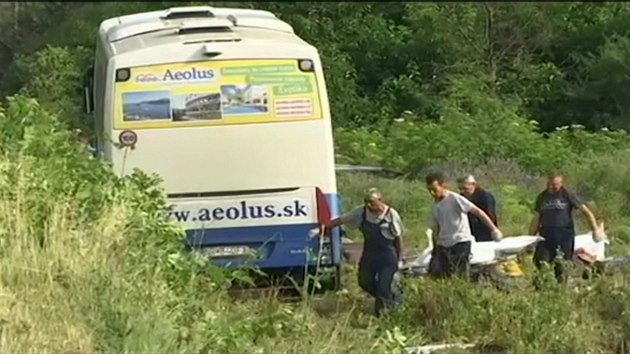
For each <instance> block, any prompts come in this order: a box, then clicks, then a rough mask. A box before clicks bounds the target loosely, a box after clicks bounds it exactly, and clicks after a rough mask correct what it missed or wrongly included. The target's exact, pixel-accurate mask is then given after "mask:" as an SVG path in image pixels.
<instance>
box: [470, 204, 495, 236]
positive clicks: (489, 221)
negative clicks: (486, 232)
mask: <svg viewBox="0 0 630 354" xmlns="http://www.w3.org/2000/svg"><path fill="white" fill-rule="evenodd" d="M469 213H471V214H473V215H475V216H476V217H478V218H479V220H481V222H483V223H484V225H486V226H487V227H488V228H489V229H490V230H492V232H496V231H498V230H499V229H498V228H497V226H496V225H495V224H494V222H492V219H490V217H489V216H488V214H486V212H485V211H483V210H481V209H479V208H478V207H476V206H474V205H473V207H472V208H471V209H470V212H469Z"/></svg>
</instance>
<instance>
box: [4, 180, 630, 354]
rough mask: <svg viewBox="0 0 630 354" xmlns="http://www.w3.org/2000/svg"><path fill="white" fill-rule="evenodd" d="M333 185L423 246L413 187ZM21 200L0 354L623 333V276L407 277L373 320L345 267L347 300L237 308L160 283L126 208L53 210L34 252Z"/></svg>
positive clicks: (521, 346)
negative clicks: (378, 200) (503, 283)
mask: <svg viewBox="0 0 630 354" xmlns="http://www.w3.org/2000/svg"><path fill="white" fill-rule="evenodd" d="M339 185H340V189H341V191H342V193H343V195H344V196H345V199H344V201H343V204H344V208H345V209H347V208H349V207H350V206H352V205H355V204H356V203H358V202H359V201H360V198H361V192H363V191H364V190H365V189H366V188H367V187H369V186H379V187H380V188H381V189H382V190H383V191H384V193H386V195H387V197H388V199H389V200H390V203H391V204H392V205H393V206H395V207H396V208H398V209H399V210H400V212H401V214H402V215H403V217H404V218H405V222H406V224H407V227H408V229H409V232H408V240H407V245H409V246H410V247H422V246H424V228H425V225H426V223H425V222H424V220H425V215H426V212H427V210H428V209H427V208H428V207H429V205H430V203H429V200H428V196H427V193H426V191H425V190H424V188H423V185H422V184H421V183H416V182H405V181H397V180H382V179H379V178H375V177H371V176H367V175H345V176H340V179H339ZM491 187H493V189H495V190H497V191H498V192H497V194H498V198H499V199H500V200H505V202H504V203H502V205H503V207H504V209H502V211H503V212H502V215H504V214H507V213H508V212H510V211H512V210H520V209H519V208H520V207H519V203H518V202H516V201H515V200H516V199H518V195H519V193H521V192H522V191H521V190H516V191H514V190H512V189H511V188H510V187H509V186H507V185H504V184H502V185H496V186H492V185H491ZM523 193H524V192H523ZM525 194H527V193H525ZM19 200H20V199H19V198H17V199H9V200H7V199H5V200H0V220H1V221H0V230H1V232H2V235H3V236H9V235H11V237H2V242H3V244H2V250H3V254H2V257H1V258H0V308H1V309H2V312H0V316H1V317H0V328H1V330H2V332H1V334H2V335H1V337H0V338H1V340H0V352H23V353H29V352H38V353H46V352H58V353H68V352H125V353H126V352H185V353H193V352H194V353H200V352H235V353H236V352H252V353H268V352H274V353H294V352H313V353H332V352H401V351H402V349H403V348H404V347H405V346H411V345H421V344H428V343H435V342H443V341H463V342H475V343H481V344H484V345H487V347H486V349H487V350H488V348H490V347H491V346H492V347H493V348H495V349H496V348H502V351H503V352H512V353H517V352H518V353H534V352H538V353H539V352H545V353H552V352H558V353H559V352H562V353H570V352H591V353H605V352H611V351H615V350H617V349H618V348H620V347H621V343H623V342H624V340H625V338H626V334H627V333H628V330H630V315H628V313H627V310H626V309H628V308H630V295H628V293H627V291H625V286H626V284H625V281H626V278H625V277H624V276H623V275H617V276H613V277H609V278H605V279H601V280H595V281H593V282H592V283H591V284H590V285H591V286H592V289H590V290H588V289H587V288H586V287H585V285H580V286H579V287H578V290H577V292H576V290H574V289H565V288H561V287H558V286H555V285H554V284H553V282H550V283H549V284H548V285H547V287H546V288H545V289H544V290H543V291H541V292H534V291H533V290H532V289H531V287H530V286H529V285H528V283H527V279H523V280H522V282H521V284H520V285H519V286H520V289H518V287H517V290H515V291H514V292H512V293H504V292H501V291H499V290H496V289H494V288H493V287H491V286H487V285H475V284H469V283H464V282H459V281H451V282H436V281H429V280H426V279H412V280H407V281H405V284H404V286H405V296H406V303H405V305H404V307H403V308H402V309H400V311H398V312H397V313H395V314H393V316H392V318H389V319H386V320H382V321H377V320H375V319H374V318H373V317H371V316H370V315H369V311H370V309H371V303H370V301H369V300H368V299H366V298H365V297H364V296H363V294H362V293H361V292H360V291H359V290H358V287H357V285H356V281H355V269H354V267H353V266H351V265H347V266H346V269H345V271H346V286H347V288H348V292H347V293H343V294H328V295H326V296H325V297H324V298H322V299H311V300H309V301H307V302H303V303H299V304H282V303H279V302H278V301H276V300H275V299H273V298H271V297H269V298H264V299H256V300H247V301H234V300H232V299H230V298H228V297H227V296H226V293H225V292H224V291H223V290H221V284H217V282H218V283H220V282H221V281H220V280H219V279H221V278H220V276H217V277H208V276H207V275H198V274H189V275H182V274H181V273H178V278H177V279H175V280H172V279H171V280H169V276H167V274H165V273H167V272H171V271H172V270H169V269H170V268H168V267H163V266H161V265H160V264H158V263H156V260H155V259H153V258H150V257H145V256H141V255H138V254H134V252H137V251H138V249H137V248H135V246H134V245H133V244H132V243H130V242H131V241H130V238H131V239H133V235H134V232H135V231H134V230H133V229H132V228H131V226H130V225H129V222H128V221H129V220H130V219H134V218H136V217H137V211H135V210H134V209H133V206H132V205H130V204H128V203H126V202H125V201H122V200H119V201H118V202H116V203H112V204H110V206H109V208H108V209H107V210H105V211H104V212H103V213H101V214H100V216H99V218H98V219H97V220H96V222H92V223H85V222H82V221H81V218H80V215H81V212H80V210H79V206H78V205H77V204H76V203H73V201H72V200H66V201H64V200H59V201H58V202H57V203H55V207H54V209H53V210H52V211H51V212H50V214H49V215H48V217H47V219H46V225H45V227H44V228H43V230H44V231H43V232H44V235H43V236H44V237H45V239H46V240H49V241H48V243H47V244H46V246H45V247H42V246H41V244H40V243H39V241H38V240H39V239H40V237H39V236H41V235H37V234H36V233H37V232H38V231H37V230H38V229H37V228H34V227H33V225H31V224H30V223H29V218H28V217H24V216H25V215H27V213H28V211H27V210H24V209H23V208H24V206H23V205H20V203H19ZM528 217H529V216H528V215H511V216H510V217H509V218H507V220H509V224H508V222H506V226H505V229H506V230H509V231H507V233H510V232H516V230H520V229H522V228H524V227H525V225H526V222H527V221H528ZM519 223H523V225H522V226H521V225H519ZM353 236H357V235H356V234H353ZM155 247H157V246H155ZM146 251H147V252H152V251H153V250H152V249H151V248H149V249H147V250H146ZM530 270H531V269H526V271H530ZM530 273H531V272H530ZM213 281H214V282H213Z"/></svg>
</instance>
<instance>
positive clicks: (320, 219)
mask: <svg viewBox="0 0 630 354" xmlns="http://www.w3.org/2000/svg"><path fill="white" fill-rule="evenodd" d="M315 198H316V201H317V223H318V224H319V225H320V226H321V225H326V224H327V223H328V222H329V221H330V218H331V214H330V206H329V205H328V200H326V195H325V194H324V192H322V190H321V189H320V188H319V187H316V188H315ZM325 233H326V235H330V230H328V229H327V230H326V232H325Z"/></svg>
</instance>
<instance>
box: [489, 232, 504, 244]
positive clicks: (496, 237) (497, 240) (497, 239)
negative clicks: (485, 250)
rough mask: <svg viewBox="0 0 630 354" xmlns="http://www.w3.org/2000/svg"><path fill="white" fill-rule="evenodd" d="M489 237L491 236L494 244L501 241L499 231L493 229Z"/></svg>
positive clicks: (501, 236) (501, 235) (501, 237)
mask: <svg viewBox="0 0 630 354" xmlns="http://www.w3.org/2000/svg"><path fill="white" fill-rule="evenodd" d="M490 236H492V239H493V240H494V241H495V242H499V241H501V240H502V239H503V233H502V232H501V230H499V229H495V230H494V231H492V233H491V234H490Z"/></svg>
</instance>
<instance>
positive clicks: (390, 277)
mask: <svg viewBox="0 0 630 354" xmlns="http://www.w3.org/2000/svg"><path fill="white" fill-rule="evenodd" d="M397 271H398V264H397V263H392V262H387V263H383V262H378V261H370V260H367V259H362V260H361V261H360V262H359V286H360V287H361V289H363V290H364V291H365V292H367V293H368V294H370V296H372V297H374V311H375V312H376V316H379V317H380V315H381V314H382V313H383V310H384V309H387V308H390V307H392V306H393V305H395V304H396V302H397V301H398V300H399V298H398V294H397V291H395V289H393V286H392V283H393V281H394V274H396V272H397Z"/></svg>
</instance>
